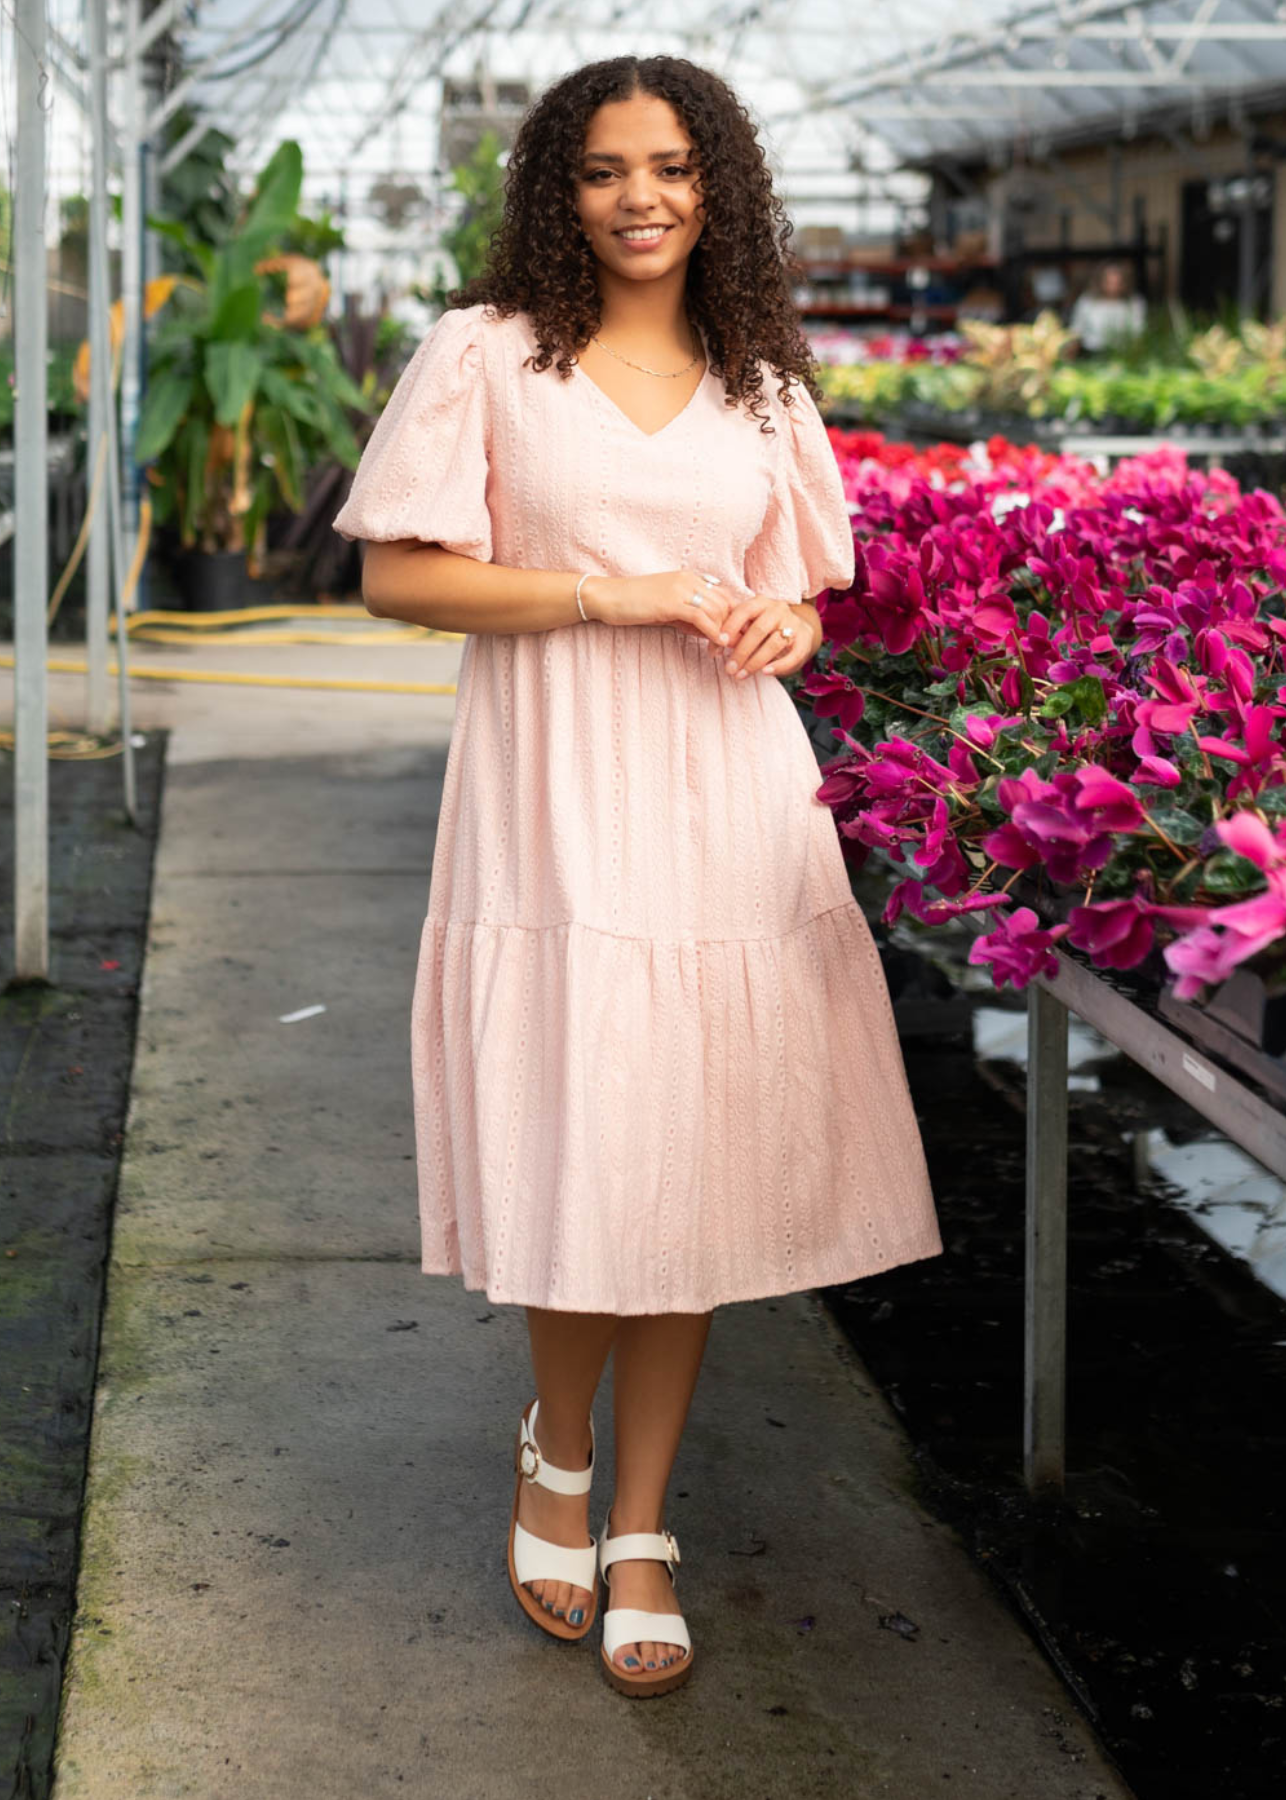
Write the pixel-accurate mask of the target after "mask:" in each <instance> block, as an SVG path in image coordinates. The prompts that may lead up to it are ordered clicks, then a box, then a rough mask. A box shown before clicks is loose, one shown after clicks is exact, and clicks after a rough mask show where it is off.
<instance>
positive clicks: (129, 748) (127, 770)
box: [89, 231, 138, 825]
mask: <svg viewBox="0 0 1286 1800" xmlns="http://www.w3.org/2000/svg"><path fill="white" fill-rule="evenodd" d="M89 253H90V257H91V260H92V261H93V262H96V263H97V274H96V275H94V276H93V283H94V285H95V286H96V287H97V288H98V289H99V290H100V291H105V290H106V288H107V234H106V232H105V231H101V232H97V233H95V232H91V233H90V238H89ZM89 378H90V381H91V382H92V383H93V385H94V388H95V389H96V391H97V393H98V411H99V416H100V417H101V418H102V419H103V420H104V422H105V425H106V439H107V472H106V478H105V498H106V502H107V519H108V532H109V538H110V543H111V556H110V558H109V561H110V563H111V569H112V598H113V599H114V600H115V602H116V673H117V702H116V704H117V710H118V713H119V715H120V733H121V770H122V775H123V779H124V791H125V813H126V816H127V817H128V819H129V821H130V823H131V825H132V824H135V823H136V822H137V819H138V786H137V782H136V779H135V771H134V743H133V738H132V736H131V726H130V695H129V633H128V630H127V628H126V623H125V603H124V595H125V578H126V575H127V573H128V564H127V562H126V558H125V525H124V520H123V517H122V507H121V474H120V456H119V453H118V446H117V442H116V418H115V413H114V411H113V408H112V365H111V362H110V360H109V358H108V357H107V356H106V355H104V356H94V357H92V358H91V360H90V370H89Z"/></svg>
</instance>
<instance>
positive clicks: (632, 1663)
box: [625, 1656, 639, 1669]
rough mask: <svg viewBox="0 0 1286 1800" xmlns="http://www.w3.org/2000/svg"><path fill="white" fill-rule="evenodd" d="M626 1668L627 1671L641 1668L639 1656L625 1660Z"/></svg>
mask: <svg viewBox="0 0 1286 1800" xmlns="http://www.w3.org/2000/svg"><path fill="white" fill-rule="evenodd" d="M625 1666H626V1668H627V1669H637V1668H638V1666H639V1659H638V1657H637V1656H627V1657H626V1659H625Z"/></svg>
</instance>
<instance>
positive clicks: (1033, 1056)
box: [1023, 982, 1067, 1495]
mask: <svg viewBox="0 0 1286 1800" xmlns="http://www.w3.org/2000/svg"><path fill="white" fill-rule="evenodd" d="M1066 1371H1067V1008H1066V1007H1065V1006H1064V1005H1063V1003H1062V1001H1061V1000H1059V999H1057V998H1056V997H1055V996H1054V995H1053V994H1051V993H1050V992H1049V990H1048V989H1047V988H1044V987H1042V986H1040V985H1039V984H1038V983H1036V982H1033V984H1032V985H1031V987H1030V988H1028V990H1027V1254H1026V1279H1025V1289H1024V1316H1023V1478H1024V1480H1025V1481H1026V1484H1027V1489H1028V1492H1029V1493H1031V1494H1033V1495H1037V1494H1042V1493H1051V1492H1054V1493H1061V1492H1062V1489H1063V1479H1064V1441H1065V1418H1064V1397H1065V1392H1066Z"/></svg>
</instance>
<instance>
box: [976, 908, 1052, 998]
mask: <svg viewBox="0 0 1286 1800" xmlns="http://www.w3.org/2000/svg"><path fill="white" fill-rule="evenodd" d="M1067 930H1068V927H1067V926H1066V925H1054V926H1052V927H1051V928H1050V929H1049V930H1044V929H1043V928H1042V926H1041V924H1040V921H1039V919H1037V917H1036V914H1035V913H1034V912H1033V911H1032V909H1031V907H1030V906H1020V907H1018V908H1017V909H1016V910H1015V911H1014V912H1011V913H1005V914H1002V915H1001V918H1000V922H999V923H998V924H997V926H996V928H995V930H994V931H991V932H988V934H987V935H986V936H985V937H980V938H975V939H974V941H973V943H972V944H971V945H970V946H969V961H970V962H971V963H990V964H991V976H992V980H993V981H994V982H995V984H996V986H997V987H1004V985H1005V983H1006V981H1009V982H1012V983H1013V985H1014V987H1015V989H1020V988H1025V987H1026V986H1027V984H1028V982H1029V981H1031V980H1032V979H1033V978H1034V977H1035V976H1037V975H1056V974H1057V973H1058V955H1057V952H1056V951H1055V949H1054V945H1055V943H1056V941H1057V940H1058V939H1059V938H1061V937H1064V936H1065V935H1066V933H1067Z"/></svg>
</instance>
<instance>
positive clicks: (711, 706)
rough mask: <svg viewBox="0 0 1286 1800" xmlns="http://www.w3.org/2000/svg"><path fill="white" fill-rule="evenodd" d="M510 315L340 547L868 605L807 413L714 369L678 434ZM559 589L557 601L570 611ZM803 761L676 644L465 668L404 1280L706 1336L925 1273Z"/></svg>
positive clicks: (473, 650) (843, 885)
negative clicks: (693, 1317)
mask: <svg viewBox="0 0 1286 1800" xmlns="http://www.w3.org/2000/svg"><path fill="white" fill-rule="evenodd" d="M535 347H536V346H535V339H534V337H533V335H532V330H531V325H530V321H529V319H528V317H527V315H526V314H524V313H519V314H517V315H515V316H513V317H511V318H509V319H502V318H500V317H498V316H495V315H490V316H489V315H488V313H487V310H486V309H485V308H484V307H483V306H482V305H476V306H471V307H465V308H460V309H457V310H454V311H450V312H447V313H444V314H443V316H442V317H441V318H440V319H439V320H438V321H437V322H436V323H435V324H434V325H433V327H432V328H431V329H430V331H429V332H428V334H427V335H426V336H425V338H424V339H423V341H422V342H421V343H420V345H419V347H418V349H417V350H416V352H415V354H414V355H413V357H412V358H411V360H410V362H409V364H408V365H407V367H406V369H405V370H404V372H403V374H402V376H401V379H400V380H399V382H398V384H397V386H396V387H395V389H394V391H393V393H392V395H391V396H390V398H389V402H388V405H387V406H386V407H385V409H384V412H383V413H382V415H381V416H380V418H379V420H378V421H377V423H376V426H375V429H374V431H373V432H372V434H371V437H370V440H369V442H368V444H367V446H366V449H365V452H364V454H363V456H362V460H361V465H360V467H359V468H358V470H357V473H356V476H355V478H354V481H353V485H352V490H351V493H350V495H349V498H348V500H347V502H346V503H345V505H344V506H343V508H342V509H341V511H340V512H339V513H338V514H337V516H336V518H335V521H334V526H335V529H336V530H337V531H338V532H340V533H341V534H342V535H343V536H344V537H346V538H350V539H351V538H365V539H370V540H378V541H386V540H390V539H399V538H420V539H422V540H424V541H425V542H431V543H437V544H441V545H443V546H445V548H446V549H448V550H453V551H456V552H457V553H458V554H460V555H463V556H471V557H476V558H478V559H479V560H481V561H484V562H486V561H493V562H496V563H498V564H502V565H505V566H508V567H511V568H518V569H560V570H567V571H568V572H569V575H574V573H575V572H578V571H581V570H590V571H591V572H592V573H595V574H600V575H641V574H648V573H652V572H655V571H658V570H664V569H677V568H688V569H691V570H694V571H699V572H703V573H704V572H708V573H710V574H713V575H717V576H718V577H719V578H720V580H721V582H722V583H723V584H724V588H725V590H726V591H728V592H730V593H731V594H732V595H733V596H734V598H737V599H740V598H744V597H745V596H746V595H748V594H751V593H754V594H772V595H780V596H784V597H789V598H791V599H798V598H800V597H801V596H813V595H816V594H818V593H819V592H820V591H821V590H823V589H825V588H828V587H835V588H839V589H843V588H846V587H848V586H849V585H850V584H851V582H852V579H853V540H852V530H851V526H850V522H849V517H848V510H847V506H846V503H845V499H844V495H843V491H842V488H841V484H840V477H839V469H838V465H837V464H836V461H835V458H834V454H833V452H832V450H831V447H830V444H829V442H828V440H827V437H826V431H825V427H824V425H823V423H822V420H821V416H820V414H819V413H818V411H817V408H816V406H815V405H814V404H813V401H812V399H811V397H810V396H809V395H808V393H807V391H806V390H805V389H804V388H803V387H801V386H799V385H796V386H795V388H794V395H795V404H794V405H793V406H792V407H783V406H782V404H781V402H780V399H779V397H778V393H777V387H778V383H777V381H776V378H775V377H774V376H773V375H772V373H771V370H770V369H769V368H768V366H767V364H765V365H764V370H765V373H764V391H765V395H766V397H767V401H768V414H769V417H770V418H771V420H772V422H773V424H774V425H775V427H776V430H775V433H764V432H761V430H760V428H759V424H758V421H757V420H755V419H754V418H752V417H751V416H750V415H749V414H748V413H747V412H746V409H745V407H744V405H742V404H738V406H736V407H735V408H730V407H728V406H727V405H726V403H725V395H724V388H723V383H722V382H721V381H720V380H719V379H718V378H717V377H716V376H714V375H713V374H711V372H710V370H709V367H708V366H707V369H706V374H705V377H704V379H703V380H702V382H701V384H700V386H699V387H698V388H697V389H696V391H695V393H694V394H693V396H692V398H691V399H690V400H689V401H688V403H687V405H686V406H685V407H684V408H683V410H682V411H681V412H680V413H679V415H678V416H677V417H676V418H674V419H673V420H671V422H670V423H669V424H668V425H666V426H665V427H664V428H663V429H662V430H660V431H657V432H654V433H647V432H644V431H643V430H642V429H641V428H640V427H639V426H637V425H635V424H634V423H633V422H632V421H631V420H630V419H629V418H628V417H627V416H626V414H625V413H624V412H622V410H621V409H620V408H619V407H618V406H617V405H616V403H615V402H614V401H613V400H611V399H610V398H609V397H608V396H607V394H606V393H605V392H604V390H603V389H601V388H600V387H598V386H597V385H596V384H595V382H594V381H593V380H592V379H591V378H590V377H589V376H588V375H587V374H586V373H585V372H584V371H583V370H582V369H581V368H580V367H579V366H577V368H576V369H575V371H574V372H573V374H572V375H571V376H570V377H569V378H567V379H564V378H562V377H560V375H559V374H558V372H557V370H556V369H554V368H549V369H546V370H544V371H542V372H541V373H539V374H537V373H535V372H534V371H533V370H531V369H530V368H527V367H524V359H525V358H526V357H528V356H529V355H530V353H531V352H532V351H533V350H534V349H535ZM572 586H573V582H572V581H571V580H569V583H568V599H569V601H570V599H571V592H572ZM820 781H821V777H820V774H819V771H818V766H817V760H816V757H815V755H814V752H813V749H812V745H811V743H810V741H809V738H808V734H807V732H806V730H805V728H804V725H803V722H802V721H801V719H800V718H799V716H798V714H797V713H796V710H795V707H794V704H793V702H792V700H791V698H790V695H789V693H788V692H787V690H786V688H785V687H784V686H783V684H782V681H781V680H780V678H779V677H777V676H775V675H764V674H757V675H753V676H749V677H747V678H746V679H745V680H744V681H738V680H736V679H735V678H733V677H731V676H729V675H728V674H727V673H726V671H725V670H724V668H723V664H722V662H721V661H720V660H719V659H717V658H715V657H713V656H710V655H709V654H708V653H707V652H706V650H705V649H704V648H703V646H702V644H701V642H700V641H698V640H697V639H696V638H695V637H689V636H687V635H686V634H684V633H683V632H680V631H678V630H676V629H674V628H673V627H671V626H613V625H609V624H605V623H602V622H600V621H598V620H591V621H589V622H588V623H583V622H581V621H579V620H578V621H577V622H576V623H575V624H570V625H564V626H558V627H557V628H555V629H552V630H545V631H530V632H517V633H489V632H488V633H479V634H477V635H471V636H468V637H467V638H466V639H465V643H464V649H463V653H462V659H461V664H460V673H459V684H458V689H457V703H456V716H455V723H454V729H453V732H452V737H451V744H450V750H449V753H448V756H447V764H446V772H445V776H444V780H443V790H442V803H441V810H440V813H439V817H438V824H437V835H436V840H435V843H434V847H433V855H432V869H431V874H430V882H429V893H428V910H427V915H426V917H425V920H424V925H423V934H422V937H421V941H420V948H419V961H418V967H417V974H416V980H415V988H414V996H413V1000H412V1006H411V1074H412V1091H413V1098H414V1107H415V1124H416V1149H417V1172H418V1183H419V1212H420V1223H421V1237H422V1250H423V1255H422V1263H423V1268H424V1270H425V1272H426V1273H430V1274H459V1275H462V1277H463V1280H464V1284H465V1286H466V1287H468V1288H471V1289H481V1290H484V1291H485V1292H486V1294H487V1296H488V1298H489V1299H491V1300H493V1301H496V1302H508V1303H515V1304H519V1303H520V1304H530V1305H536V1306H545V1307H555V1308H566V1309H575V1310H578V1311H588V1312H607V1313H618V1314H627V1313H662V1312H702V1311H705V1310H707V1309H708V1308H710V1307H713V1306H716V1305H719V1304H722V1303H724V1302H727V1301H734V1300H747V1299H751V1298H754V1297H756V1296H761V1295H769V1294H779V1293H785V1292H789V1291H791V1290H793V1289H798V1288H809V1287H815V1286H819V1285H823V1284H828V1283H833V1282H846V1281H851V1280H853V1279H855V1278H856V1277H859V1276H862V1275H867V1274H870V1273H872V1272H873V1271H876V1270H879V1269H887V1268H890V1267H891V1266H893V1265H894V1264H897V1263H903V1262H909V1261H912V1260H914V1259H916V1258H919V1257H926V1256H933V1255H936V1254H938V1253H939V1252H940V1251H941V1249H942V1242H941V1239H940V1237H939V1233H938V1224H937V1219H936V1216H935V1212H934V1203H933V1198H932V1195H931V1192H930V1186H929V1180H928V1176H927V1173H926V1169H925V1162H924V1155H923V1151H922V1147H921V1143H920V1136H919V1132H918V1129H917V1126H916V1120H915V1115H914V1112H913V1111H912V1107H911V1101H910V1096H909V1093H908V1090H907V1083H906V1075H905V1070H904V1066H903V1062H902V1055H901V1050H900V1047H899V1044H898V1039H897V1034H896V1031H895V1028H894V1023H893V1012H892V1007H891V1005H890V1002H889V995H888V990H887V987H886V985H885V982H884V977H883V973H882V970H881V967H880V962H879V957H878V955H877V952H876V949H875V946H874V943H873V941H872V938H871V933H870V931H869V929H868V928H867V925H866V921H865V919H864V918H863V916H862V913H861V911H860V910H859V908H858V906H857V904H856V902H855V901H854V899H853V897H852V893H851V890H850V887H849V882H848V874H847V868H846V865H845V862H844V858H843V853H842V851H841V848H840V843H839V839H838V836H837V834H836V831H835V825H834V821H833V818H832V815H831V812H830V810H829V808H828V807H827V806H826V805H825V804H823V803H821V802H819V801H818V800H817V799H815V797H814V796H815V794H816V791H817V788H818V787H819V785H820Z"/></svg>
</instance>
